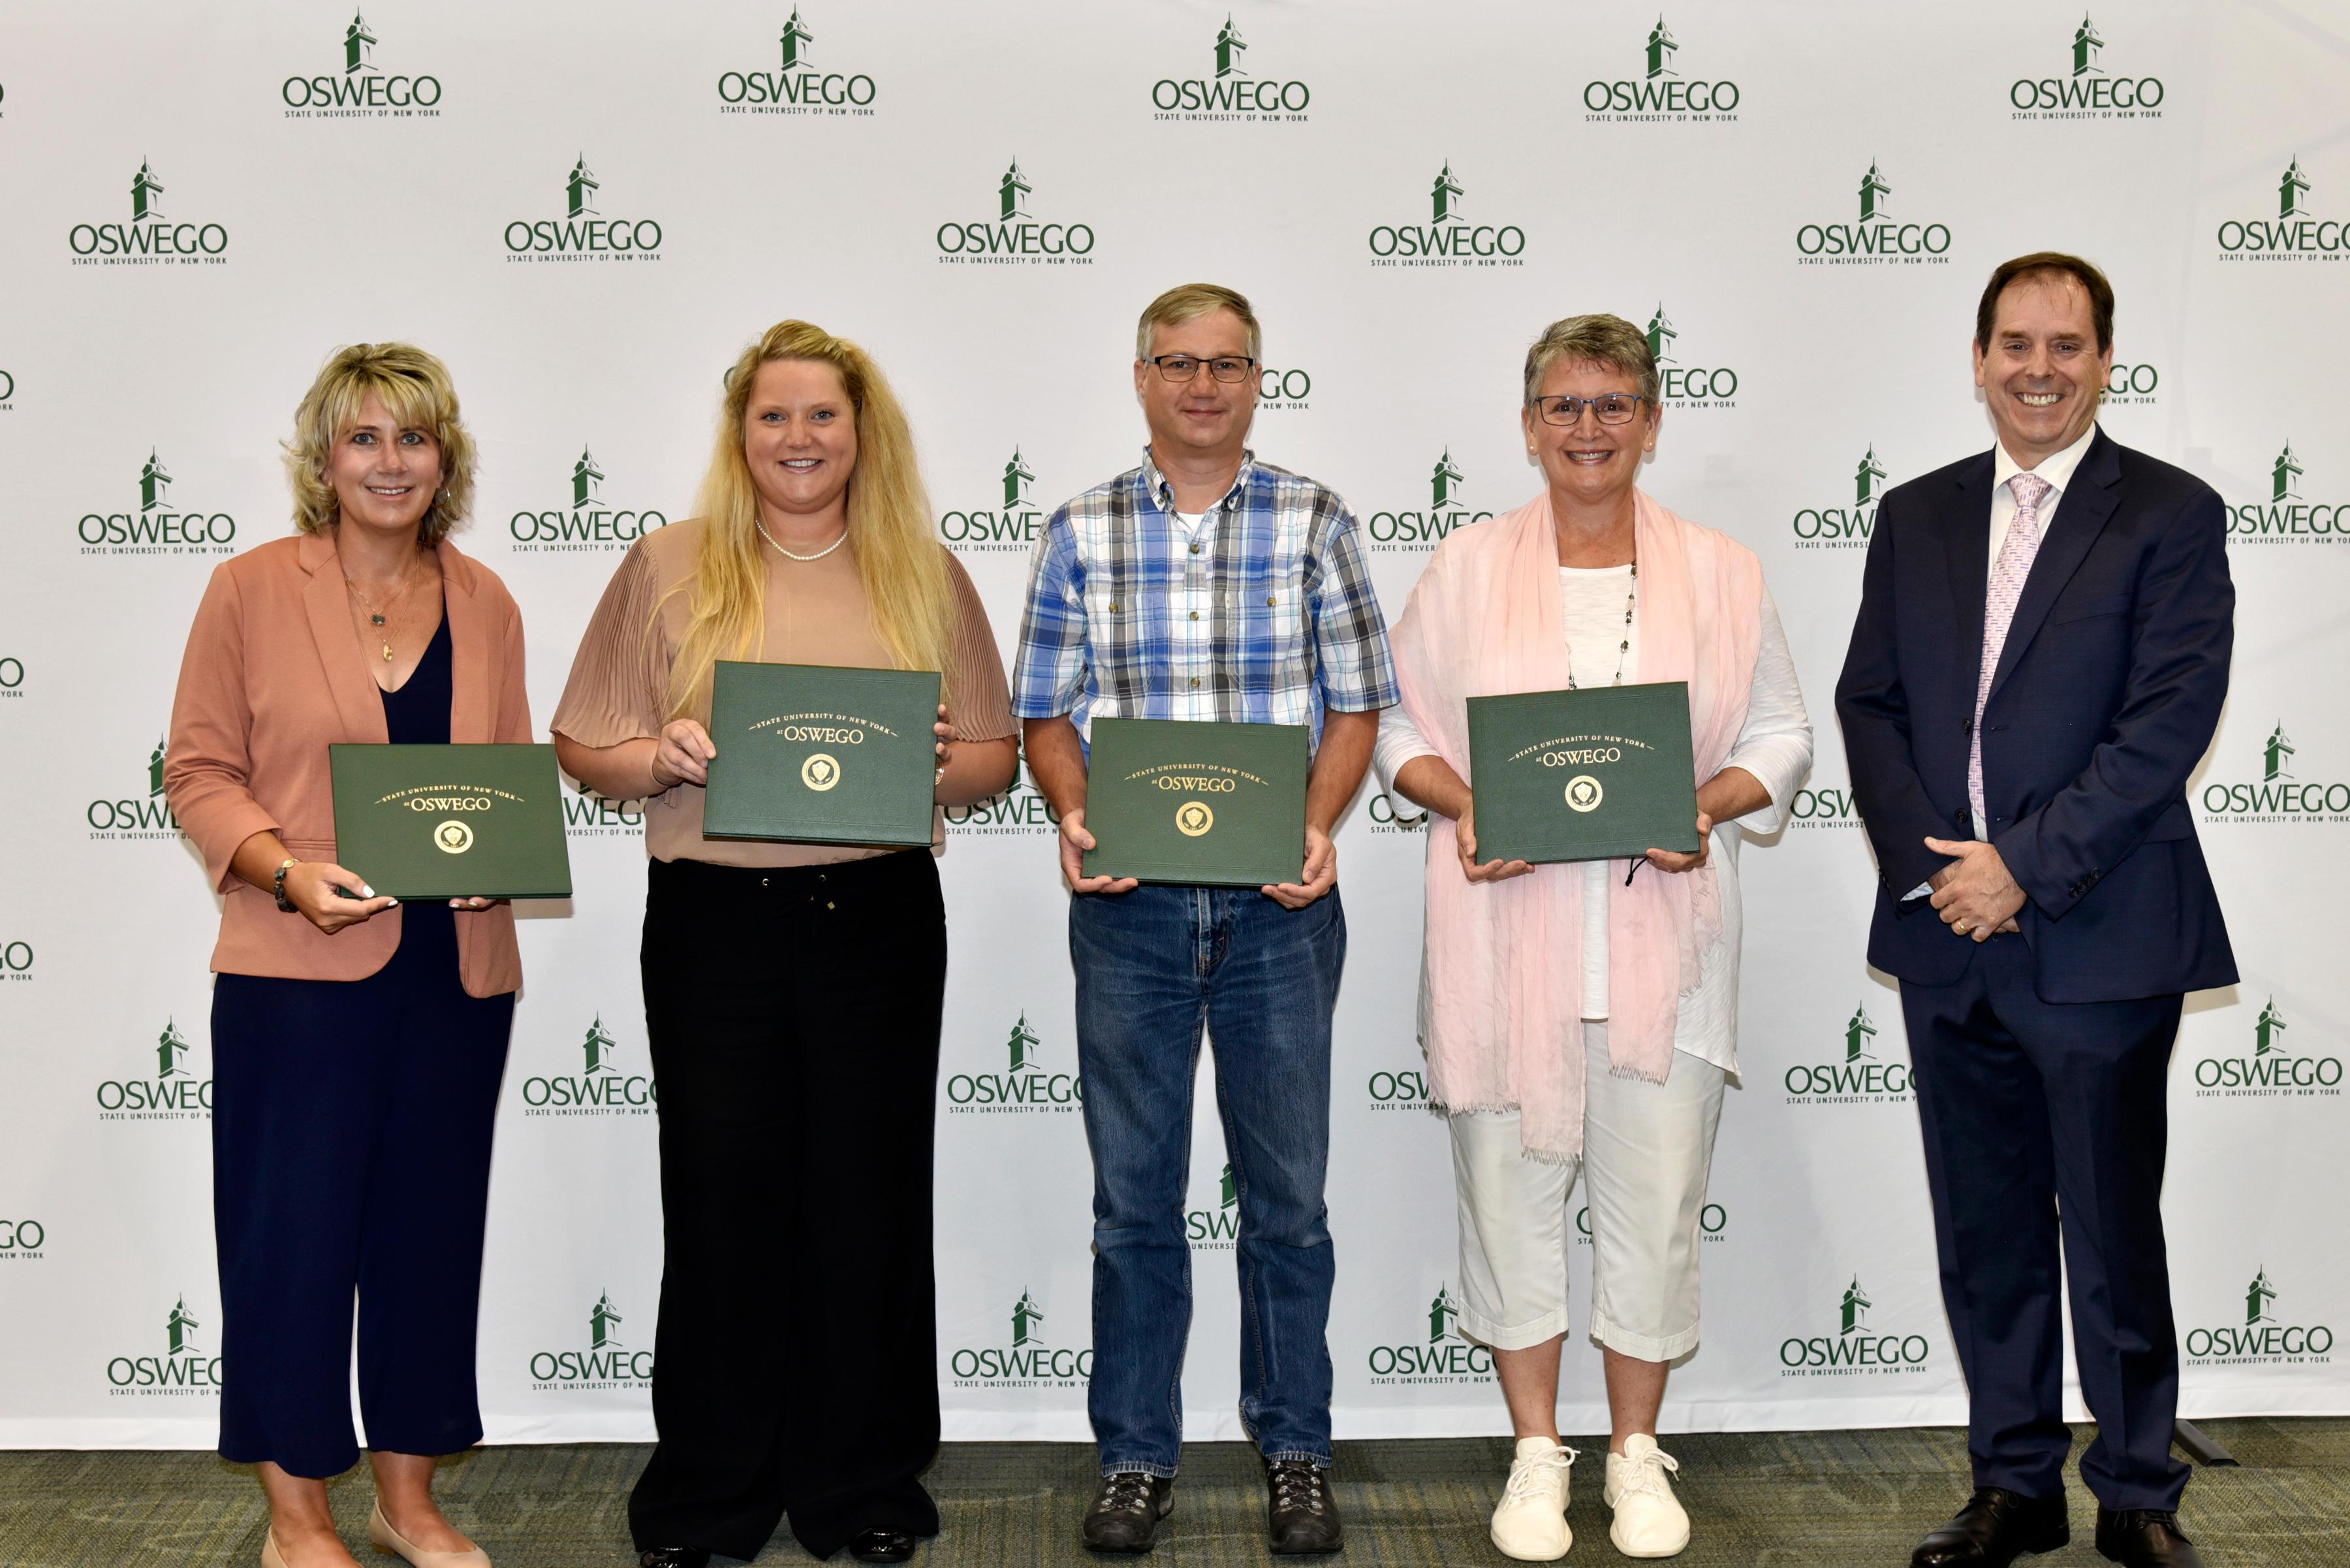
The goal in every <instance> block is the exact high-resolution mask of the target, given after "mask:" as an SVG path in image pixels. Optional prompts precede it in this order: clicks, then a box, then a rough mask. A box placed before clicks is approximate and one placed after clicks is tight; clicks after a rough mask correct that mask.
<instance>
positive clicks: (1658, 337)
mask: <svg viewBox="0 0 2350 1568" xmlns="http://www.w3.org/2000/svg"><path fill="white" fill-rule="evenodd" d="M1679 337H1680V333H1679V330H1678V329H1677V328H1676V327H1674V326H1673V324H1672V320H1671V318H1670V317H1668V316H1666V314H1665V307H1664V306H1663V305H1662V304H1661V303H1660V304H1659V305H1658V306H1657V313H1656V314H1655V315H1654V316H1651V317H1648V352H1649V353H1650V354H1651V355H1653V356H1654V357H1655V358H1656V361H1657V394H1658V397H1659V400H1661V401H1662V402H1663V403H1664V405H1665V406H1666V407H1667V408H1672V409H1734V408H1736V407H1737V406H1738V372H1737V371H1735V370H1731V369H1713V368H1709V367H1707V366H1703V365H1684V364H1682V363H1681V362H1680V359H1679V357H1678V356H1679V348H1678V343H1677V340H1678V339H1679Z"/></svg>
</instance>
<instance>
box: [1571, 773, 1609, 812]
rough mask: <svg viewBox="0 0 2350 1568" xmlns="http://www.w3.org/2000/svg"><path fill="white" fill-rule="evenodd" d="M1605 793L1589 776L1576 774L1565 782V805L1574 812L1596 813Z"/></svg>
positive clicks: (1605, 795) (1604, 797)
mask: <svg viewBox="0 0 2350 1568" xmlns="http://www.w3.org/2000/svg"><path fill="white" fill-rule="evenodd" d="M1606 798H1607V791H1606V790H1604V789H1602V788H1600V787H1599V781H1598V780H1597V779H1596V778H1593V777H1592V776H1591V775H1590V774H1575V776H1574V777H1573V778H1571V779H1569V780H1567V781H1566V804H1567V805H1568V806H1570V807H1571V808H1573V809H1574V810H1575V811H1596V810H1598V809H1599V803H1600V802H1601V801H1602V800H1604V799H1606Z"/></svg>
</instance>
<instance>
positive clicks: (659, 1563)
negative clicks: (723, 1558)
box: [637, 1546, 710, 1568]
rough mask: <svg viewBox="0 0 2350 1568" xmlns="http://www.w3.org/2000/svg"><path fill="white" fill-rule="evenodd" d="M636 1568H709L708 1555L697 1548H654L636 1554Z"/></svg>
mask: <svg viewBox="0 0 2350 1568" xmlns="http://www.w3.org/2000/svg"><path fill="white" fill-rule="evenodd" d="M637 1568H710V1553H709V1552H704V1551H703V1550H702V1548H701V1547H699V1546H654V1547H649V1548H647V1549H646V1550H645V1551H642V1552H638V1553H637Z"/></svg>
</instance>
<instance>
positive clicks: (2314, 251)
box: [2217, 158, 2350, 261]
mask: <svg viewBox="0 0 2350 1568" xmlns="http://www.w3.org/2000/svg"><path fill="white" fill-rule="evenodd" d="M2309 191H2310V184H2309V177H2308V176H2307V175H2306V174H2303V172H2302V171H2301V160H2300V159H2298V158H2296V159H2294V160H2293V161H2292V162H2290V163H2288V164H2286V165H2285V171H2284V173H2283V174H2282V176H2281V177H2280V178H2279V179H2278V181H2277V197H2276V216H2274V217H2272V218H2267V217H2251V218H2228V219H2224V220H2222V221H2221V223H2220V228H2219V232H2218V235H2217V238H2218V239H2219V242H2220V259H2222V260H2223V261H2312V260H2317V261H2339V260H2341V259H2342V256H2343V254H2344V253H2345V252H2350V232H2345V224H2344V223H2343V222H2342V220H2341V219H2339V218H2320V217H2318V216H2317V215H2316V214H2315V213H2313V212H2312V211H2311V210H2310V205H2309Z"/></svg>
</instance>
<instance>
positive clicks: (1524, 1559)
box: [1492, 1438, 1575, 1563]
mask: <svg viewBox="0 0 2350 1568" xmlns="http://www.w3.org/2000/svg"><path fill="white" fill-rule="evenodd" d="M1574 1463H1575V1450H1574V1449H1570V1448H1567V1447H1565V1445H1564V1444H1561V1443H1558V1442H1555V1441H1554V1440H1552V1439H1551V1438H1519V1439H1518V1457H1517V1459H1515V1460H1514V1461H1513V1463H1512V1464H1511V1466H1510V1484H1509V1485H1508V1486H1506V1487H1503V1489H1502V1501H1500V1503H1498V1504H1497V1505H1495V1507H1494V1509H1493V1528H1492V1537H1493V1544H1494V1545H1495V1546H1497V1547H1500V1548H1501V1550H1502V1554H1503V1556H1505V1557H1514V1558H1516V1559H1517V1560H1518V1561H1519V1562H1521V1563H1555V1562H1557V1561H1558V1560H1559V1559H1560V1558H1562V1557H1564V1556H1565V1555H1566V1549H1567V1548H1568V1547H1569V1546H1571V1545H1573V1544H1574V1543H1575V1532H1573V1531H1571V1530H1569V1529H1567V1527H1566V1472H1567V1470H1568V1469H1569V1468H1570V1467H1571V1466H1573V1465H1574Z"/></svg>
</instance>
